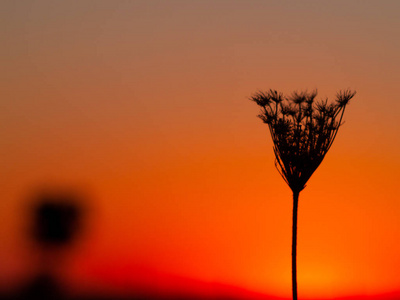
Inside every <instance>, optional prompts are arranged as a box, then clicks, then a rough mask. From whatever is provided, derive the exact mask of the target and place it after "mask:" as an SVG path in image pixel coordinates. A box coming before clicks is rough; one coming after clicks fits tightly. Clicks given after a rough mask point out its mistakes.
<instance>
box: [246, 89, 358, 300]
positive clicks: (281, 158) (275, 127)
mask: <svg viewBox="0 0 400 300" xmlns="http://www.w3.org/2000/svg"><path fill="white" fill-rule="evenodd" d="M355 94H356V92H354V91H350V90H344V91H339V92H338V93H337V94H336V101H335V102H334V103H329V104H328V99H326V100H320V101H315V97H316V96H317V91H313V92H307V91H304V92H300V93H299V92H293V93H292V94H291V95H290V96H288V97H284V96H283V94H282V93H279V92H277V91H275V90H269V91H267V92H257V93H256V94H255V95H253V96H252V97H251V98H250V100H252V101H254V102H256V103H257V105H259V106H260V107H261V113H260V114H259V115H258V117H259V118H261V119H262V120H263V122H264V123H266V124H268V127H269V130H270V133H271V137H272V141H273V143H274V148H273V149H274V153H275V166H276V168H277V170H278V172H279V174H281V176H282V178H283V180H285V182H286V183H287V184H288V186H289V187H290V189H291V190H292V192H293V223H292V294H293V300H297V265H296V256H297V245H296V244H297V211H298V205H299V195H300V192H301V191H302V190H303V189H304V188H305V187H306V183H307V181H308V180H309V179H310V177H311V175H312V174H313V173H314V171H315V170H316V169H317V168H318V166H319V165H320V164H321V162H322V160H323V159H324V157H325V155H326V153H327V152H328V150H329V148H330V147H331V146H332V143H333V141H334V140H335V137H336V134H337V132H338V130H339V127H340V126H341V125H342V118H343V114H344V111H345V109H346V105H347V104H348V103H349V101H350V99H351V98H353V97H354V95H355Z"/></svg>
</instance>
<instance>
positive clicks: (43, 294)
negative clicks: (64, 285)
mask: <svg viewBox="0 0 400 300" xmlns="http://www.w3.org/2000/svg"><path fill="white" fill-rule="evenodd" d="M16 298H17V299H42V300H53V299H54V300H56V299H65V295H64V293H63V291H62V289H61V288H60V285H59V284H58V282H57V281H56V280H55V278H54V276H52V275H50V274H47V273H41V274H38V275H37V276H36V277H35V278H33V279H32V280H31V281H30V282H29V283H28V284H27V285H26V286H24V287H23V288H22V289H21V291H20V292H19V293H18V295H17V297H16Z"/></svg>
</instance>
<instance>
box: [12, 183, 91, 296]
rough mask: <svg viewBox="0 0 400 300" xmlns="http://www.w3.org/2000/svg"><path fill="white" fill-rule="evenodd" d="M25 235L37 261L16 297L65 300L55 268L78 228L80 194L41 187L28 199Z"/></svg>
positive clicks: (73, 239)
mask: <svg viewBox="0 0 400 300" xmlns="http://www.w3.org/2000/svg"><path fill="white" fill-rule="evenodd" d="M29 200H30V201H29V202H30V203H32V204H31V206H30V209H29V210H28V217H29V229H28V230H29V231H28V238H29V239H30V240H31V241H32V242H33V244H34V247H33V248H34V249H33V250H34V251H36V252H37V253H36V254H37V255H38V257H39V261H38V263H37V264H38V265H37V272H36V275H35V276H34V277H33V278H32V279H31V280H30V281H29V282H27V283H25V284H23V286H22V287H21V288H20V290H19V291H18V292H17V295H16V297H17V298H19V299H64V298H66V295H67V292H66V291H65V290H64V288H63V285H62V282H61V281H60V279H59V278H58V276H57V269H58V267H59V265H61V262H62V260H63V259H64V257H65V256H66V255H67V254H68V252H67V251H68V250H69V248H70V245H71V244H72V243H73V242H75V240H76V237H77V235H78V234H79V233H80V231H81V226H82V219H83V214H84V209H83V204H82V200H83V199H82V197H81V196H80V195H79V194H78V193H76V192H72V191H69V190H67V191H62V190H53V189H51V190H42V191H40V192H37V193H35V194H34V195H33V196H32V199H29Z"/></svg>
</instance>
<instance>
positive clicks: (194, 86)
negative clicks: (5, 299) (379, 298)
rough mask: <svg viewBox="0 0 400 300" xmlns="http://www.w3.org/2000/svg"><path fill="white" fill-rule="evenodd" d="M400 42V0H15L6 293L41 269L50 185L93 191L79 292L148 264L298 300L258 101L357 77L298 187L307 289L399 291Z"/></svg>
mask: <svg viewBox="0 0 400 300" xmlns="http://www.w3.org/2000/svg"><path fill="white" fill-rule="evenodd" d="M399 36H400V2H399V1H396V0H393V1H349V0H346V1H255V0H251V1H234V0H232V1H222V0H216V1H210V0H203V1H197V0H196V1H189V0H187V1H183V0H182V1H175V0H171V1H145V0H143V1H105V0H97V1H94V0H93V1H11V0H10V1H1V3H0V42H1V45H2V46H1V47H0V61H1V72H0V76H1V79H0V95H1V98H0V137H1V139H0V170H1V171H0V195H1V201H0V220H1V226H0V266H1V267H0V288H4V287H6V286H9V285H10V284H16V282H18V280H20V279H21V278H24V276H28V275H27V274H29V272H32V270H33V269H34V262H33V259H32V254H31V253H32V252H33V251H34V250H33V249H32V248H31V246H29V240H28V238H29V237H27V234H26V230H25V229H26V228H27V226H28V225H27V224H28V223H29V222H28V220H29V216H28V213H27V207H28V206H29V196H30V193H31V192H32V191H34V190H35V189H36V188H38V187H42V186H50V187H66V188H71V189H78V190H83V191H84V193H85V195H86V198H87V202H85V203H84V205H85V207H87V208H88V213H87V215H86V221H87V222H86V224H85V225H86V226H85V228H84V229H85V230H84V232H83V235H84V238H82V240H81V243H79V244H77V246H76V248H75V249H74V251H73V252H72V250H71V256H70V257H68V258H66V259H69V261H68V263H66V264H65V266H64V267H63V268H62V271H61V272H62V273H64V274H65V275H64V276H65V278H67V279H65V280H67V281H69V282H71V285H72V286H74V287H75V288H78V289H79V288H81V289H84V288H92V289H95V288H98V287H99V286H100V283H102V282H106V281H107V282H112V281H113V280H114V281H115V282H116V284H118V283H120V282H132V283H133V282H135V280H136V279H137V278H138V277H140V276H139V275H137V274H139V273H140V272H141V270H143V269H145V270H151V271H149V272H155V273H159V274H171V275H173V276H179V277H182V278H192V279H196V280H200V281H204V282H218V283H224V284H228V285H232V286H236V287H240V288H244V289H247V290H250V291H255V292H259V293H265V294H268V295H273V296H281V297H290V295H291V257H290V253H291V248H290V247H291V213H292V201H291V191H290V189H289V188H288V187H287V185H286V184H285V182H284V181H283V180H282V178H281V177H280V175H279V173H278V172H277V171H276V169H275V167H274V155H273V150H272V141H271V138H270V136H269V132H268V128H267V126H266V125H265V124H263V123H262V122H261V120H259V119H258V118H256V115H257V114H258V107H257V105H255V104H254V103H252V102H251V101H249V100H248V98H249V96H251V95H252V94H253V93H254V92H256V91H258V90H260V89H261V90H263V89H264V90H266V89H269V88H273V89H277V90H279V91H282V92H284V93H285V94H289V93H291V92H292V91H294V90H298V91H300V90H305V89H308V90H313V89H318V92H319V96H318V97H320V98H326V97H328V98H329V99H331V100H333V99H334V97H335V95H336V92H337V91H339V90H341V89H346V88H350V89H353V90H356V91H357V95H356V96H355V98H354V99H353V100H352V101H351V103H350V105H349V106H348V108H347V109H346V112H345V117H344V119H345V124H344V125H343V127H341V128H340V130H339V133H338V136H337V138H336V140H335V142H334V144H333V146H332V148H331V149H330V151H329V153H328V154H327V156H326V157H325V160H324V161H323V163H322V164H321V166H320V167H319V168H318V170H317V171H316V172H315V174H314V175H313V176H312V177H311V179H310V181H309V182H308V185H307V187H306V189H305V190H304V191H303V192H302V193H301V194H300V204H299V221H298V222H299V224H298V226H299V227H298V290H299V297H300V298H301V297H308V298H319V299H320V298H326V299H328V298H332V297H342V296H352V295H377V294H381V293H386V292H393V291H400V272H399V270H400V255H399V253H400V192H399V189H398V187H399V182H398V180H399V178H400V170H399V167H400V155H399V153H400V116H399V111H400V99H399V97H400V84H399V82H400V39H399ZM72 254H73V255H72ZM121 270H122V271H121ZM102 276H103V277H104V278H102ZM150 277H151V276H150ZM135 278H136V279H135ZM138 280H139V279H138ZM150 281H151V279H150ZM110 284H111V283H110ZM103 287H104V285H103Z"/></svg>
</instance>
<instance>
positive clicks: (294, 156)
mask: <svg viewBox="0 0 400 300" xmlns="http://www.w3.org/2000/svg"><path fill="white" fill-rule="evenodd" d="M354 95H355V92H353V91H350V90H345V91H340V92H339V93H338V94H337V95H336V102H335V103H330V104H328V99H325V100H320V101H317V102H315V98H316V96H317V91H316V90H315V91H313V92H307V91H303V92H294V93H292V94H291V96H290V97H286V98H284V97H283V94H282V93H279V92H277V91H275V90H269V91H268V92H258V93H256V94H255V95H254V96H252V97H251V100H253V101H254V102H256V103H257V104H258V105H259V106H261V107H262V110H261V114H260V115H259V117H260V118H261V119H262V120H263V121H264V123H267V124H268V126H269V128H270V132H271V136H272V140H273V142H274V153H275V158H276V162H275V165H276V167H277V169H278V171H279V173H280V174H281V175H282V177H283V179H284V180H285V181H286V183H287V184H288V185H289V187H290V188H291V189H292V190H293V192H295V191H296V192H300V191H301V190H302V189H304V187H305V185H306V183H307V181H308V179H309V178H310V177H311V175H312V174H313V173H314V171H315V170H316V169H317V168H318V166H319V165H320V163H321V162H322V160H323V159H324V157H325V155H326V153H327V152H328V150H329V148H330V147H331V145H332V143H333V140H334V139H335V137H336V134H337V131H338V129H339V127H340V125H341V121H342V117H343V113H344V110H345V107H346V105H347V104H348V103H349V101H350V99H351V98H353V97H354ZM304 103H305V104H306V105H304ZM336 119H338V120H336Z"/></svg>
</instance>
